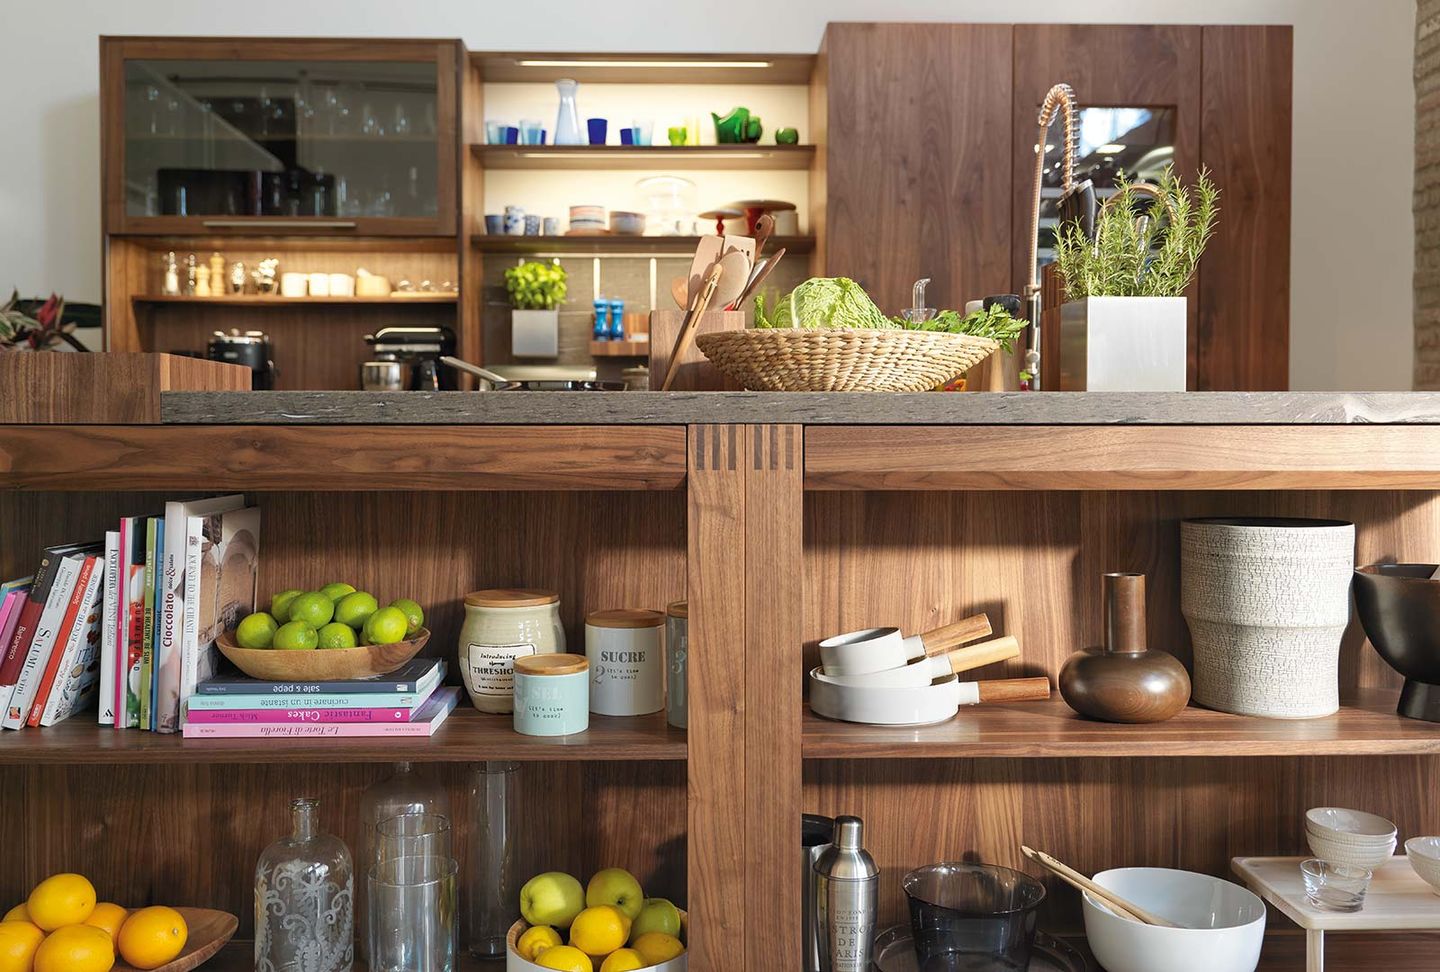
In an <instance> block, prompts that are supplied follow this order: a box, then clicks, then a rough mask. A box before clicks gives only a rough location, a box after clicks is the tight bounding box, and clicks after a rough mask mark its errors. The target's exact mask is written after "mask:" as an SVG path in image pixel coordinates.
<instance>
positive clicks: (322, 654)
mask: <svg viewBox="0 0 1440 972" xmlns="http://www.w3.org/2000/svg"><path fill="white" fill-rule="evenodd" d="M429 640H430V629H429V628H421V629H420V630H419V631H418V632H416V633H415V637H413V638H411V639H410V640H408V641H397V642H395V643H394V644H390V645H362V646H361V647H359V648H317V649H315V650H314V651H281V650H278V649H275V648H241V647H240V646H239V645H237V644H236V643H235V632H234V631H226V632H225V633H224V634H222V635H221V636H220V637H218V638H216V639H215V645H216V647H218V648H219V649H220V654H222V655H224V656H225V657H226V658H228V659H230V661H231V662H232V663H233V664H234V665H235V667H236V668H238V669H240V671H242V672H244V673H245V674H246V675H249V676H250V677H251V678H258V679H260V680H261V681H264V682H333V681H337V680H339V679H347V678H370V677H372V676H377V675H389V674H390V673H391V672H393V671H395V669H397V668H399V667H400V666H401V665H403V664H405V663H406V662H408V661H409V660H410V659H412V658H414V657H415V656H416V655H418V654H419V653H420V649H421V648H424V647H425V642H427V641H429Z"/></svg>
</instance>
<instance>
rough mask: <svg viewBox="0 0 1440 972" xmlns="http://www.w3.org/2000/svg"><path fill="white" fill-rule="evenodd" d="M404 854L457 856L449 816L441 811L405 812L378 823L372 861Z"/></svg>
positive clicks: (380, 862)
mask: <svg viewBox="0 0 1440 972" xmlns="http://www.w3.org/2000/svg"><path fill="white" fill-rule="evenodd" d="M401 857H444V858H448V859H452V860H453V859H454V857H455V852H454V844H453V843H452V842H451V839H450V818H449V817H446V816H444V815H442V814H438V813H402V814H397V815H396V816H393V817H387V818H386V819H384V820H381V821H380V822H379V823H377V824H376V825H375V848H374V854H373V856H372V857H371V860H370V863H372V864H383V863H385V862H386V861H392V860H395V859H396V858H401Z"/></svg>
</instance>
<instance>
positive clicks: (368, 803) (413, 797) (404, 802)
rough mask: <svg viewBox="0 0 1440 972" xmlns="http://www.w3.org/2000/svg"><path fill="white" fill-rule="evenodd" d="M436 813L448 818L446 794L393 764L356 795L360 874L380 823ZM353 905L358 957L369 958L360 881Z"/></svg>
mask: <svg viewBox="0 0 1440 972" xmlns="http://www.w3.org/2000/svg"><path fill="white" fill-rule="evenodd" d="M426 813H428V814H438V815H440V816H442V817H446V818H449V817H450V795H449V794H448V793H447V792H445V787H444V786H442V785H441V784H440V783H439V782H438V781H436V780H435V779H433V778H432V777H430V776H428V775H427V774H425V773H422V772H420V771H419V770H418V769H416V767H415V765H414V764H413V763H408V762H402V763H396V764H395V767H394V772H392V773H391V774H390V775H389V776H387V777H385V778H384V779H383V780H380V781H379V782H377V783H374V784H372V785H371V786H370V787H368V788H367V789H366V790H365V792H364V793H362V794H360V846H359V847H358V848H356V852H357V854H358V857H357V860H359V861H360V867H361V870H362V873H364V870H365V869H366V868H368V867H369V866H370V865H371V864H373V863H374V862H375V828H376V826H377V825H378V824H379V823H380V821H382V820H386V819H388V818H390V817H398V816H401V815H402V814H426ZM356 893H357V894H358V896H359V900H358V901H357V902H356V906H355V918H356V922H357V923H358V927H357V928H356V933H357V941H358V942H359V943H360V957H361V958H362V959H369V957H370V953H369V945H370V938H369V935H368V934H367V932H366V921H367V920H368V918H369V914H370V912H369V908H368V907H367V903H366V900H365V896H366V884H365V882H364V881H360V882H359V883H358V885H357V889H356Z"/></svg>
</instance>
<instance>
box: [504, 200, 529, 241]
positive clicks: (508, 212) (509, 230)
mask: <svg viewBox="0 0 1440 972" xmlns="http://www.w3.org/2000/svg"><path fill="white" fill-rule="evenodd" d="M505 235H506V236H524V235H525V207H523V206H506V207H505Z"/></svg>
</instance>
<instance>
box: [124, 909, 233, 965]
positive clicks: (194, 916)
mask: <svg viewBox="0 0 1440 972" xmlns="http://www.w3.org/2000/svg"><path fill="white" fill-rule="evenodd" d="M175 910H176V911H178V912H180V917H181V918H184V919H185V927H186V928H187V929H188V931H189V935H188V937H187V938H186V939H185V948H184V950H183V951H181V953H180V954H179V955H178V956H176V957H175V960H174V961H172V962H166V963H165V964H164V965H161V966H159V967H158V968H155V969H153V970H151V972H190V970H191V969H193V968H196V967H198V966H199V965H201V964H202V963H203V962H206V961H208V960H209V959H211V958H212V957H214V955H215V953H216V952H218V951H220V949H221V948H222V947H224V945H225V943H226V942H228V941H230V939H231V937H232V936H233V935H234V934H235V929H236V928H239V927H240V919H239V918H236V917H235V916H234V915H232V914H230V913H229V912H225V911H215V910H214V909H211V908H176V909H175ZM110 972H140V970H138V969H136V968H135V967H134V966H133V965H127V964H126V963H125V960H124V959H122V958H120V957H118V956H117V957H116V959H115V964H114V965H113V966H112V967H111V969H110Z"/></svg>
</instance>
